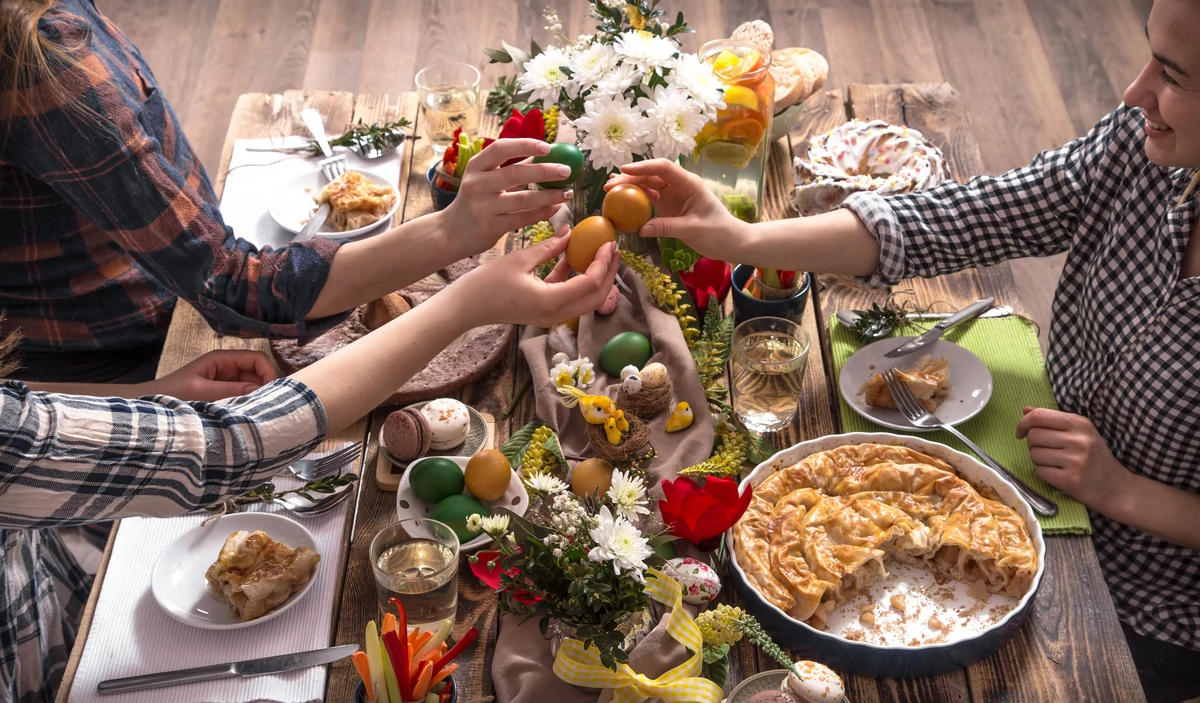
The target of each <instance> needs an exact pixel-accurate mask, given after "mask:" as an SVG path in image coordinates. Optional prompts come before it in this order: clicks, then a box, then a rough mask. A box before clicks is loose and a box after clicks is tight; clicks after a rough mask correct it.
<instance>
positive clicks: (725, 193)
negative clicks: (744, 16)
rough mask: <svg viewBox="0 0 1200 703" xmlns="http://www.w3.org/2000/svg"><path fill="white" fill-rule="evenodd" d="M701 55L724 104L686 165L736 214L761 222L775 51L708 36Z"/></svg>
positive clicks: (685, 162) (699, 136)
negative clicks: (719, 87)
mask: <svg viewBox="0 0 1200 703" xmlns="http://www.w3.org/2000/svg"><path fill="white" fill-rule="evenodd" d="M699 56H700V59H701V60H702V61H704V62H706V63H708V64H709V65H711V66H712V67H713V70H714V72H716V74H717V77H718V78H719V79H720V80H721V82H722V83H723V84H724V86H725V107H724V108H723V109H721V110H718V111H717V117H716V119H714V120H713V121H711V122H709V123H708V124H706V125H705V126H704V128H703V129H701V130H700V133H699V134H698V135H696V148H695V150H694V151H693V152H692V154H691V155H690V156H685V157H684V159H683V166H684V168H686V169H687V170H689V171H691V172H692V173H694V174H696V175H698V176H700V178H702V179H703V180H704V183H705V185H707V186H708V188H709V190H711V191H712V192H713V193H714V194H715V195H716V196H717V197H718V198H719V199H720V200H721V202H722V203H724V205H725V207H726V208H727V209H728V210H729V211H730V212H731V213H733V215H734V216H735V217H737V218H738V219H740V220H743V221H745V222H758V221H759V220H760V219H761V218H762V210H763V187H764V185H765V183H766V175H767V157H768V155H769V154H770V152H771V149H770V146H771V142H770V134H771V119H772V115H773V114H774V112H775V80H774V79H773V78H772V77H771V74H770V72H769V71H768V69H769V68H770V66H771V56H770V54H769V53H765V52H762V51H760V50H759V49H757V48H755V47H753V46H750V45H747V44H742V43H739V42H735V41H733V40H731V39H718V40H716V41H710V42H708V43H707V44H705V45H704V46H702V47H701V48H700V53H699Z"/></svg>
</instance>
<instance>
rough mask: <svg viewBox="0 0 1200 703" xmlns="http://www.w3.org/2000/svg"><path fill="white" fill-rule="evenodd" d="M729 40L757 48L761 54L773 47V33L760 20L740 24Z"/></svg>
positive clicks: (767, 25)
mask: <svg viewBox="0 0 1200 703" xmlns="http://www.w3.org/2000/svg"><path fill="white" fill-rule="evenodd" d="M729 38H730V39H732V40H734V41H735V42H738V43H739V44H749V45H750V46H754V47H758V48H759V49H760V50H761V51H762V52H763V53H767V52H769V51H770V50H771V48H772V47H774V46H775V32H774V30H772V29H771V25H769V24H767V23H766V22H763V21H762V20H751V21H750V22H743V23H741V24H740V25H738V28H737V29H735V30H733V34H732V35H731V36H730V37H729Z"/></svg>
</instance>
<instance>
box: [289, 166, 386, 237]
mask: <svg viewBox="0 0 1200 703" xmlns="http://www.w3.org/2000/svg"><path fill="white" fill-rule="evenodd" d="M351 170H354V171H357V172H359V173H361V174H362V175H364V176H366V177H367V178H368V179H370V181H371V182H372V183H376V184H386V185H389V186H391V187H392V193H393V194H397V197H396V199H395V200H394V201H393V202H392V207H391V209H389V210H388V211H387V214H385V215H384V216H383V217H381V218H379V219H378V220H375V221H374V222H372V223H371V224H369V225H366V226H364V227H359V228H357V229H351V230H346V231H345V232H336V231H334V230H333V229H332V228H331V227H330V226H329V220H326V221H325V224H323V225H321V226H320V228H318V229H317V233H316V235H314V236H317V237H330V238H334V239H353V238H354V237H358V236H360V235H363V234H366V233H368V232H371V231H373V230H374V229H376V228H377V227H380V226H381V225H382V224H383V223H384V222H391V221H392V216H394V215H395V214H396V211H397V210H399V209H400V198H399V196H398V194H399V192H400V190H399V189H398V188H397V187H396V183H395V181H394V179H392V178H388V177H387V176H385V175H383V174H382V173H379V172H377V171H371V170H369V169H365V168H355V169H351ZM327 183H328V181H326V180H325V175H324V174H323V173H321V170H320V169H317V168H314V169H313V170H312V171H309V172H307V173H303V174H301V175H299V176H296V177H295V178H293V179H292V180H290V181H288V182H287V183H286V184H284V185H283V187H282V188H280V189H279V190H278V191H277V192H276V193H275V195H273V196H271V199H270V200H269V201H268V203H267V212H269V213H270V214H271V219H273V220H275V222H276V223H278V225H279V226H280V227H282V228H284V229H286V230H287V231H289V232H291V233H292V234H299V233H300V230H302V229H304V225H305V224H306V223H307V222H308V218H310V217H312V214H313V213H314V212H316V209H317V203H316V200H315V198H316V197H317V195H318V194H319V193H320V192H321V189H322V188H324V187H325V185H326V184H327Z"/></svg>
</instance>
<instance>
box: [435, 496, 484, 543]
mask: <svg viewBox="0 0 1200 703" xmlns="http://www.w3.org/2000/svg"><path fill="white" fill-rule="evenodd" d="M472 515H480V516H487V515H488V509H487V507H486V506H484V504H483V503H480V502H479V501H477V500H475V499H474V498H472V497H471V496H464V495H456V496H449V497H447V498H443V499H442V501H441V502H440V503H438V504H437V506H436V507H435V508H434V509H433V514H431V515H430V517H432V518H433V519H434V520H437V521H438V522H443V523H445V524H447V525H449V526H450V529H452V530H454V534H456V535H458V541H459V542H470V541H471V540H472V539H474V538H475V537H477V536H479V533H478V532H471V531H470V530H468V529H467V518H469V517H471V516H472Z"/></svg>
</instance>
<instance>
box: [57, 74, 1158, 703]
mask: <svg viewBox="0 0 1200 703" xmlns="http://www.w3.org/2000/svg"><path fill="white" fill-rule="evenodd" d="M307 107H315V108H317V109H318V110H320V111H321V113H322V114H323V115H324V116H325V125H326V129H327V130H330V131H332V132H333V133H335V134H336V133H339V132H340V131H341V130H343V129H344V128H345V126H346V125H349V124H350V123H352V122H354V121H356V120H358V119H360V118H361V119H362V120H363V121H364V122H366V123H371V122H377V121H381V120H383V119H395V118H396V117H398V116H403V117H407V118H408V119H409V120H411V121H412V122H413V123H414V125H415V127H414V129H415V133H418V134H419V133H420V132H421V125H420V123H419V115H418V110H417V97H416V94H415V93H403V94H402V95H401V96H400V98H399V101H398V102H397V103H395V104H393V103H391V102H389V99H388V97H387V96H384V95H358V96H355V95H353V94H351V93H343V92H301V91H288V92H287V93H284V94H283V95H269V94H264V93H252V94H246V95H242V96H241V97H240V98H239V99H238V102H237V106H236V108H235V109H234V113H233V117H232V119H231V121H230V126H229V131H228V133H227V135H226V139H225V146H224V149H223V150H222V156H221V164H220V167H219V169H218V170H217V172H216V178H215V180H214V186H215V187H216V190H217V193H218V194H219V193H220V192H221V191H222V189H223V186H224V183H225V175H226V173H227V170H228V167H229V160H230V155H231V153H232V150H233V143H234V141H235V140H236V139H241V138H254V137H264V136H278V135H281V134H282V135H289V134H304V133H306V132H305V129H304V126H303V124H302V122H301V121H300V118H299V113H300V111H301V110H302V109H304V108H307ZM851 117H859V118H862V119H883V120H886V121H888V122H891V123H893V124H907V125H909V126H912V127H914V128H916V129H919V130H920V131H921V132H922V133H924V134H925V135H926V137H928V138H929V139H930V140H931V141H932V142H934V143H935V144H937V145H938V146H939V147H941V148H942V150H943V151H944V152H945V154H946V156H947V160H948V162H949V164H950V167H951V169H952V171H953V174H954V177H955V179H957V180H960V181H961V180H965V179H967V178H970V177H971V176H974V175H977V174H979V173H980V171H981V166H980V158H979V150H978V147H977V146H976V142H975V138H974V135H973V133H972V130H971V123H970V119H969V117H968V116H967V114H966V111H965V109H964V108H963V105H962V100H961V98H960V96H959V94H958V93H957V91H955V90H954V88H952V87H951V86H949V85H947V84H944V83H940V84H939V83H927V84H906V85H852V86H850V87H849V88H848V89H847V90H846V91H845V92H842V91H829V92H826V93H823V94H821V95H818V96H815V97H814V98H812V99H810V101H809V102H808V104H807V107H806V109H805V112H804V114H803V116H802V118H801V120H800V122H799V124H798V125H797V126H796V128H795V129H794V130H793V131H792V133H791V134H790V136H789V139H783V140H780V141H779V142H777V143H776V144H775V145H774V146H773V153H772V156H771V161H770V165H769V175H768V182H767V188H766V196H765V197H766V200H767V203H766V208H765V212H766V215H767V217H769V218H781V217H787V216H789V214H794V213H789V205H788V202H789V197H790V193H791V190H792V170H791V163H792V153H793V150H795V149H799V148H802V147H803V145H804V143H805V142H806V141H807V139H808V138H809V137H810V136H812V135H814V134H819V133H821V132H824V131H826V130H828V129H830V128H832V127H835V126H837V125H839V124H842V123H843V122H845V121H846V120H847V119H849V118H851ZM482 130H483V132H484V133H485V134H487V133H495V132H497V131H498V125H497V124H496V121H495V120H494V118H487V119H485V121H484V124H483V126H482ZM489 130H490V131H489ZM413 144H414V143H410V145H409V147H410V148H409V150H408V152H407V153H406V154H405V156H404V159H403V165H402V167H401V173H400V191H401V192H400V198H401V201H402V203H403V204H402V207H401V208H400V210H399V212H398V214H397V215H396V217H397V222H403V221H407V220H410V219H413V218H415V217H419V216H421V215H424V214H426V213H429V212H432V211H433V203H432V200H431V197H430V192H429V188H428V185H427V182H426V179H425V171H426V169H428V167H429V165H430V164H431V163H432V162H433V154H432V152H431V150H430V147H429V145H428V142H427V141H426V140H419V141H417V142H415V148H412V147H413ZM503 246H504V244H503V242H501V243H499V244H498V245H497V248H496V249H494V250H493V251H492V252H490V253H489V255H490V256H494V255H496V254H497V253H499V251H500V250H501V249H502V247H503ZM485 256H486V255H485ZM901 287H903V288H905V289H911V290H913V291H914V292H915V295H916V299H917V302H918V303H925V304H928V303H931V302H933V301H939V300H940V301H946V302H948V303H950V304H952V305H955V306H956V307H961V306H963V305H966V304H969V303H971V302H974V301H975V300H977V299H979V298H981V297H984V296H985V295H990V296H994V297H995V298H996V302H997V304H1007V305H1011V306H1013V308H1014V309H1015V310H1017V311H1018V312H1019V311H1022V309H1023V308H1022V305H1021V300H1020V296H1019V294H1018V291H1017V289H1016V286H1015V284H1014V282H1013V277H1012V273H1011V271H1010V270H1009V267H1008V266H1007V265H1006V264H1003V265H1000V266H995V267H992V268H989V269H985V270H971V271H964V272H961V273H957V274H953V275H948V276H941V277H939V278H936V279H928V280H923V279H914V280H911V281H906V282H904V283H903V284H902V286H901ZM886 296H887V292H886V291H872V290H868V289H865V288H863V287H861V286H857V285H854V284H853V283H851V282H849V281H848V280H847V279H843V278H840V277H836V276H825V275H822V276H820V277H819V285H818V286H814V290H813V292H812V295H811V301H812V302H811V304H810V305H809V306H808V310H807V312H806V314H805V320H804V322H805V328H806V330H807V331H808V332H809V334H810V336H814V337H815V338H819V339H820V340H821V346H820V348H819V349H818V348H817V347H816V346H814V347H813V349H812V351H811V352H810V354H811V356H810V363H809V364H808V368H807V372H806V373H807V377H806V379H805V383H804V389H803V394H802V398H801V403H800V410H799V413H798V415H797V418H796V421H795V422H794V423H793V425H792V426H791V427H790V428H789V429H788V430H786V431H784V432H781V433H780V434H779V436H777V437H775V438H774V443H775V445H776V447H777V448H784V447H787V446H790V445H792V444H795V443H797V442H800V441H802V440H806V439H811V438H814V437H820V436H822V435H826V434H832V433H837V432H840V431H841V418H840V417H839V408H838V402H837V394H836V393H837V392H836V387H837V383H836V380H834V379H833V376H832V374H833V367H832V357H831V355H830V353H829V338H828V334H827V331H826V329H825V326H826V323H825V320H826V318H827V317H828V315H830V314H831V313H832V312H833V311H836V310H839V309H841V308H845V307H855V308H861V307H864V305H865V304H868V303H870V302H872V301H875V302H882V301H883V299H884V298H886ZM218 348H251V349H260V350H263V351H268V347H267V344H266V342H265V341H264V340H245V339H238V338H230V337H218V336H217V335H215V334H214V333H213V332H212V331H211V330H210V328H209V327H208V325H207V324H205V323H204V321H203V320H202V319H201V318H200V316H199V315H198V314H197V313H196V311H195V310H194V309H193V308H191V307H190V306H188V305H186V304H184V303H180V304H179V305H178V307H177V308H176V311H175V316H174V319H173V322H172V325H171V330H170V333H169V335H168V338H167V342H166V348H165V350H164V353H163V358H162V362H161V365H160V367H159V374H160V375H162V374H166V373H169V372H171V371H173V370H175V369H177V368H179V367H180V366H183V365H184V364H186V363H188V362H189V361H191V360H192V359H194V358H196V357H197V356H199V355H201V354H203V353H204V352H206V351H209V350H211V349H218ZM528 373H529V371H528V369H527V368H526V366H525V364H524V361H523V360H522V359H521V357H520V354H519V353H518V352H517V350H516V347H515V345H514V347H513V348H512V349H511V350H510V351H509V356H508V358H507V360H506V361H505V363H503V364H501V365H500V367H499V368H498V369H497V370H496V371H494V372H493V373H491V374H489V375H488V376H486V377H485V378H484V379H482V380H481V381H480V382H478V383H475V384H472V385H470V386H468V387H467V388H465V389H463V390H462V391H461V392H459V393H458V394H456V395H457V397H458V398H459V399H460V400H462V401H463V402H465V403H468V404H470V405H473V406H475V407H476V408H478V409H480V410H482V411H486V412H489V413H491V414H492V415H494V416H495V417H496V418H497V424H496V432H497V438H496V441H497V444H498V445H499V444H502V443H503V442H504V441H505V440H506V439H507V437H508V435H509V433H510V431H511V430H512V429H514V428H520V427H522V426H523V425H525V424H526V423H527V422H530V421H532V420H534V419H536V418H535V412H534V405H533V399H532V395H531V394H526V397H524V398H523V399H522V400H521V402H519V403H518V404H517V406H516V410H515V412H513V414H512V416H511V417H509V418H508V419H506V420H503V419H501V416H502V415H503V413H504V410H505V408H506V407H507V406H508V405H509V401H510V400H511V399H512V397H513V396H514V394H515V392H516V389H517V387H518V385H519V380H520V379H521V378H522V377H523V376H524V375H526V374H528ZM387 411H388V409H386V408H384V409H379V410H376V411H375V412H374V413H372V415H371V416H370V417H367V418H364V419H363V420H361V421H360V422H359V423H357V424H356V425H354V426H353V427H351V428H349V429H347V430H345V431H344V432H342V433H340V434H339V435H338V436H336V437H330V438H328V439H327V443H328V444H334V443H338V442H342V441H345V440H355V441H357V440H363V439H365V440H366V446H367V451H366V453H365V456H364V457H362V463H361V465H360V467H359V469H358V471H359V474H360V475H361V476H362V480H361V481H360V487H359V493H358V496H357V506H356V510H354V511H351V512H350V514H349V516H348V518H347V519H348V520H349V521H350V522H351V529H350V530H348V531H347V535H348V536H349V545H348V546H349V548H348V549H346V550H343V558H342V561H341V571H342V573H343V574H344V579H343V583H342V584H341V585H342V588H341V589H340V590H339V592H338V596H337V599H338V605H337V606H336V607H337V612H336V613H335V618H334V626H333V632H332V633H331V634H332V642H331V644H335V645H337V644H352V643H353V644H357V643H361V642H362V637H363V630H364V627H365V626H366V623H367V621H368V620H371V619H377V618H378V617H379V616H380V613H379V611H378V606H377V604H376V595H375V585H374V581H373V578H372V576H371V571H370V565H369V562H368V559H367V548H368V545H369V543H370V540H371V538H372V537H373V536H374V535H375V533H376V532H378V531H379V530H380V529H382V528H383V527H385V526H387V525H390V524H392V523H393V522H394V521H395V508H394V506H395V494H394V493H388V492H384V491H381V490H379V489H378V488H377V487H376V484H375V476H374V466H375V462H376V458H377V455H376V451H377V448H376V445H377V443H376V441H375V439H376V437H377V435H378V432H379V429H380V427H381V426H382V422H383V418H384V417H385V416H386V414H387ZM363 466H365V467H369V468H365V469H364V468H362V467H363ZM118 529H119V528H118ZM114 534H115V530H114ZM111 545H112V542H111V540H110V542H109V549H110V550H111ZM1046 562H1047V565H1046V571H1045V576H1044V577H1043V579H1042V584H1041V590H1040V592H1039V593H1038V596H1037V598H1036V599H1035V600H1034V605H1033V612H1032V613H1031V615H1030V617H1029V619H1028V621H1027V622H1026V623H1025V624H1024V625H1023V626H1022V627H1021V628H1020V630H1019V631H1018V633H1017V634H1016V636H1015V637H1014V638H1013V639H1012V640H1011V641H1010V642H1009V643H1008V644H1006V645H1005V646H1004V647H1003V648H1001V649H1000V650H999V651H998V652H996V653H995V654H993V655H992V656H990V657H988V658H987V659H984V660H983V661H980V662H977V663H976V664H973V665H971V666H970V667H968V668H966V669H963V670H959V671H954V672H951V673H948V674H943V675H941V676H937V677H932V678H921V679H873V678H869V677H862V676H846V677H845V678H846V684H847V695H848V697H849V698H850V700H852V701H855V703H872V702H874V701H922V702H930V701H979V702H990V701H999V700H1003V701H1009V702H1013V703H1016V702H1020V701H1029V702H1035V701H1036V702H1040V701H1060V700H1072V701H1143V700H1145V698H1144V695H1143V693H1142V689H1141V685H1140V683H1139V681H1138V677H1137V673H1136V671H1135V669H1134V666H1133V661H1132V659H1131V657H1130V655H1129V650H1128V648H1127V646H1126V644H1125V638H1124V636H1123V635H1122V632H1121V627H1120V623H1119V622H1118V620H1117V616H1116V612H1115V610H1114V609H1113V605H1112V600H1111V598H1110V596H1109V593H1108V589H1107V587H1106V586H1105V584H1104V580H1103V577H1102V576H1101V572H1100V565H1099V563H1098V561H1097V559H1096V554H1095V552H1094V550H1093V549H1092V544H1091V541H1090V540H1089V539H1088V538H1087V537H1078V536H1052V537H1047V538H1046ZM106 564H107V552H106V558H105V560H104V562H103V563H102V564H101V568H100V573H99V574H98V576H97V579H96V585H95V587H94V589H93V593H92V598H91V600H90V603H89V608H88V610H87V612H86V613H85V617H84V622H83V624H82V627H81V630H80V636H79V637H78V639H77V641H76V643H75V649H74V650H73V652H72V657H71V662H70V664H69V667H68V671H67V673H66V676H65V677H64V682H63V687H62V691H61V693H60V695H59V699H58V700H59V701H66V700H67V696H68V695H69V694H68V692H69V690H70V683H71V680H72V678H73V675H74V670H75V666H76V665H77V663H78V660H79V657H80V656H81V654H82V652H83V646H84V643H85V641H86V638H87V631H88V628H89V626H90V620H91V613H92V609H93V608H94V603H95V600H96V597H97V595H98V593H99V590H100V588H101V587H102V584H103V576H104V573H103V572H104V567H105V565H106ZM460 571H461V574H462V575H461V576H460V579H459V589H460V595H459V612H458V621H457V623H456V624H455V628H454V632H453V636H454V637H455V638H457V637H459V636H461V635H462V634H463V632H465V631H466V630H467V629H468V628H469V627H470V626H472V625H474V626H476V627H478V628H479V631H480V638H479V640H478V642H477V643H476V644H475V645H473V646H472V647H470V648H469V649H468V650H467V653H466V654H465V655H464V656H463V657H462V658H461V659H460V660H459V662H460V669H459V673H457V674H456V675H455V678H456V680H457V682H458V685H459V700H460V701H462V702H463V703H475V702H477V701H485V700H490V698H489V697H490V696H492V694H493V691H492V684H491V676H490V671H491V659H492V651H493V647H494V645H495V642H496V636H497V632H498V622H499V620H498V610H497V603H496V598H495V597H494V595H493V594H492V592H491V591H490V589H488V588H487V587H485V586H483V585H481V584H480V583H479V582H478V581H477V580H476V579H475V578H474V577H472V576H471V575H470V573H469V571H467V569H466V566H465V563H464V565H463V566H462V567H461V569H460ZM722 600H728V601H729V602H735V603H736V600H737V595H736V593H735V592H734V589H732V588H727V589H725V590H724V591H723V593H722ZM731 656H732V659H731V666H730V675H729V687H728V688H730V689H731V688H732V686H733V685H735V684H736V683H737V682H738V681H740V680H741V679H743V678H745V677H747V676H749V675H751V674H753V673H755V672H758V671H763V670H767V669H774V668H777V665H776V664H775V663H774V662H773V661H772V660H771V659H770V658H769V657H767V656H766V655H764V654H762V653H761V652H759V651H758V649H757V648H756V647H754V646H753V645H751V644H749V643H747V642H742V643H740V644H738V645H737V646H736V647H735V648H734V649H733V651H732V653H731ZM357 682H358V674H357V673H356V672H355V670H354V667H353V666H352V664H351V663H350V661H349V660H348V659H347V660H343V661H341V662H339V663H337V664H334V665H333V666H332V668H331V670H330V676H329V682H328V687H327V691H326V700H330V701H350V700H352V697H353V690H354V687H355V686H356V685H357Z"/></svg>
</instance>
